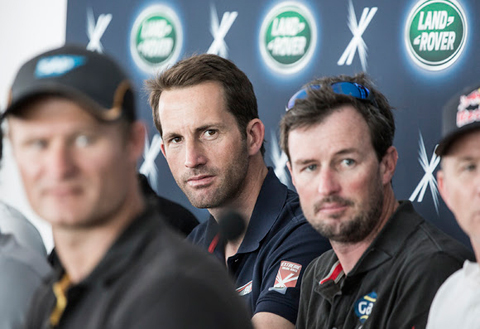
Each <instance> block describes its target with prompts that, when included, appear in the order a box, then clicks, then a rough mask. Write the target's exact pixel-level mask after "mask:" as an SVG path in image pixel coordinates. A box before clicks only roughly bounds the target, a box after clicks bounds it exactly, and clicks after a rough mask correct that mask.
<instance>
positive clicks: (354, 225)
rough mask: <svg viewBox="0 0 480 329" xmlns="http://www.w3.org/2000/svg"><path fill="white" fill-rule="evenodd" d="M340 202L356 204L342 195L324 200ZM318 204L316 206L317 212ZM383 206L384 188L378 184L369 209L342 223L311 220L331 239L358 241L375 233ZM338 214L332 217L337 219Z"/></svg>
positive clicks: (373, 192)
mask: <svg viewBox="0 0 480 329" xmlns="http://www.w3.org/2000/svg"><path fill="white" fill-rule="evenodd" d="M326 201H327V202H339V203H342V204H345V205H349V206H352V205H354V203H353V201H351V200H345V199H343V198H340V197H336V196H333V197H329V198H326V199H324V200H322V202H326ZM317 208H318V206H315V211H314V212H315V213H316V212H317V210H316V209H317ZM382 208H383V188H382V186H381V184H376V186H375V189H374V190H373V191H372V197H371V198H370V199H369V202H368V207H367V209H364V210H363V211H361V212H360V213H358V214H356V215H355V216H353V218H350V219H348V220H345V221H343V222H340V223H335V224H330V225H329V224H327V223H325V221H323V220H320V221H315V222H311V224H312V226H313V227H314V228H315V229H316V230H317V231H318V232H319V233H320V234H322V235H323V236H324V237H326V238H327V239H329V240H330V241H335V242H339V243H349V244H350V243H357V242H360V241H363V240H364V239H366V238H367V237H368V236H369V235H371V234H372V233H373V231H374V230H375V228H376V227H377V225H378V223H379V221H380V216H381V214H382ZM336 217H337V216H332V217H331V218H333V219H336Z"/></svg>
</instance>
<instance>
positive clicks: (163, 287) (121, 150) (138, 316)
mask: <svg viewBox="0 0 480 329" xmlns="http://www.w3.org/2000/svg"><path fill="white" fill-rule="evenodd" d="M5 118H7V119H8V124H9V137H10V141H11V144H12V150H13V154H14V158H15V159H16V161H17V163H18V166H19V169H20V173H21V176H22V179H23V183H24V186H25V190H26V194H27V197H28V200H29V202H30V204H31V206H32V208H33V209H34V211H35V212H36V213H37V214H38V215H39V216H40V217H43V218H44V219H46V220H47V221H48V222H49V223H50V224H51V225H52V231H53V236H54V241H55V250H56V253H57V256H58V260H59V262H58V263H57V264H56V269H55V273H54V274H53V275H52V276H51V277H50V278H49V279H48V280H46V281H45V282H44V284H43V286H42V287H41V288H40V289H39V290H38V292H37V294H36V295H35V297H34V300H33V303H32V308H31V310H30V313H29V317H28V321H27V326H26V328H32V329H33V328H35V329H38V328H69V329H75V328H82V329H83V328H89V329H95V328H102V329H105V328H116V329H118V328H158V327H162V328H178V329H180V328H182V329H184V328H239V329H240V328H250V327H251V324H250V322H249V318H248V315H247V312H246V310H245V308H244V307H243V305H242V303H241V302H240V301H239V299H238V297H237V296H236V295H235V293H234V290H233V286H232V285H231V282H230V280H229V278H228V277H227V276H226V274H225V273H224V271H223V269H222V268H221V267H220V266H219V265H218V264H217V263H216V262H215V261H213V260H212V259H210V258H209V257H208V256H207V255H204V254H203V253H202V252H200V251H197V250H196V249H195V248H194V247H192V246H191V245H190V244H188V243H187V242H184V241H183V240H182V239H181V238H180V237H178V236H177V235H176V234H173V233H172V232H171V231H170V229H169V228H168V227H167V225H165V224H164V223H163V221H162V220H159V217H160V215H159V214H158V213H157V212H156V210H155V207H153V206H151V205H150V204H149V203H148V202H147V201H146V200H145V197H144V194H143V193H142V191H141V188H140V184H139V182H138V175H137V170H136V164H137V161H138V159H139V157H140V156H141V155H142V152H143V146H144V141H145V129H144V125H143V124H142V123H140V122H139V121H138V120H137V116H136V113H135V106H134V94H133V90H132V86H131V84H130V82H129V79H128V78H127V76H126V75H125V73H124V72H123V70H122V69H121V68H120V67H119V66H118V65H117V64H116V63H115V62H114V61H113V60H112V59H111V58H109V57H108V56H105V55H101V54H97V53H93V52H90V51H87V50H85V49H82V48H79V47H73V46H65V47H61V48H59V49H55V50H52V51H49V52H46V53H43V54H40V55H38V56H36V57H35V58H33V59H31V60H30V61H28V62H27V63H25V64H24V65H23V66H22V67H21V69H20V70H19V72H18V74H17V76H16V78H15V81H14V83H13V86H12V90H11V99H10V103H9V106H8V108H7V110H6V112H5Z"/></svg>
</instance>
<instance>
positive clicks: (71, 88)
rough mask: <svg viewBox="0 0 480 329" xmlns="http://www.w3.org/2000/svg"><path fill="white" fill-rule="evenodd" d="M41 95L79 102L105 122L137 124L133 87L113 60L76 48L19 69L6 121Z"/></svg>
mask: <svg viewBox="0 0 480 329" xmlns="http://www.w3.org/2000/svg"><path fill="white" fill-rule="evenodd" d="M41 95H57V96H63V97H67V98H70V99H72V100H73V101H76V102H77V103H79V104H80V105H83V107H84V108H85V109H86V110H88V111H90V112H91V113H92V114H93V115H94V116H95V117H97V118H98V119H100V120H103V121H115V120H117V119H119V118H121V117H122V116H124V117H125V118H126V119H127V120H129V121H134V120H135V116H136V115H135V105H134V97H133V91H132V87H131V83H130V81H129V79H128V77H127V75H126V74H125V73H124V72H123V70H122V69H121V68H120V66H119V65H118V64H117V63H116V62H115V61H114V60H113V59H112V58H110V57H108V56H107V55H104V54H99V53H96V52H92V51H89V50H86V49H85V48H83V47H80V46H77V45H65V46H62V47H60V48H57V49H53V50H50V51H47V52H45V53H42V54H40V55H38V56H36V57H34V58H33V59H31V60H29V61H28V62H26V63H25V64H23V65H22V67H21V68H20V69H19V71H18V73H17V75H16V77H15V79H14V81H13V85H12V88H11V89H10V95H9V101H8V105H7V108H6V109H5V112H4V113H3V117H5V116H7V115H9V114H11V113H12V112H14V111H15V110H17V109H19V108H20V107H21V106H22V105H25V104H26V103H28V101H29V100H31V99H33V98H35V97H37V96H41Z"/></svg>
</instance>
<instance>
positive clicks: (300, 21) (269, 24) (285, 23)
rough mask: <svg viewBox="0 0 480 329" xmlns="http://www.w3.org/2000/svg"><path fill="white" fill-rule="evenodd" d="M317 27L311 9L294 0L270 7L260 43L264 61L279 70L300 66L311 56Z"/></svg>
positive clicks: (294, 68) (296, 70) (283, 70)
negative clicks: (293, 0)
mask: <svg viewBox="0 0 480 329" xmlns="http://www.w3.org/2000/svg"><path fill="white" fill-rule="evenodd" d="M316 43H317V27H316V24H315V20H314V19H313V16H312V14H311V13H310V11H309V10H308V9H307V8H306V7H304V6H303V5H301V4H298V3H295V2H282V3H280V4H278V5H277V6H275V7H273V8H272V9H271V10H270V12H269V13H268V14H267V16H266V17H265V19H264V20H263V23H262V27H261V29H260V38H259V46H260V52H261V54H262V57H263V60H264V61H265V62H266V64H267V65H268V67H269V68H270V69H272V70H274V71H276V72H278V73H283V74H292V73H296V72H298V71H300V70H301V69H303V68H304V67H305V66H306V65H307V64H308V62H309V61H310V59H311V58H312V56H313V52H314V51H315V46H316Z"/></svg>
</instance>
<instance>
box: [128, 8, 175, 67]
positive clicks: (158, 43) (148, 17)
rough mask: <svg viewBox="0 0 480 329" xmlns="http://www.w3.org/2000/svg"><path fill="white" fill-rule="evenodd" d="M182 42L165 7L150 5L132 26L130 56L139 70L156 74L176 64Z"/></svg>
mask: <svg viewBox="0 0 480 329" xmlns="http://www.w3.org/2000/svg"><path fill="white" fill-rule="evenodd" d="M182 43H183V31H182V26H181V24H180V19H179V18H178V16H177V14H176V13H175V12H174V11H173V10H172V9H170V8H169V7H167V6H165V5H153V6H150V7H148V8H147V9H145V10H144V11H143V12H141V13H140V15H139V16H138V17H137V19H136V20H135V23H134V24H133V28H132V31H131V34H130V53H131V54H132V57H133V60H134V61H135V63H136V64H137V66H138V67H139V68H141V69H142V70H143V71H145V72H147V73H156V72H157V71H159V70H162V69H163V68H165V67H166V66H167V65H168V64H172V63H174V62H176V61H177V59H178V57H179V55H180V51H181V48H182Z"/></svg>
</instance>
